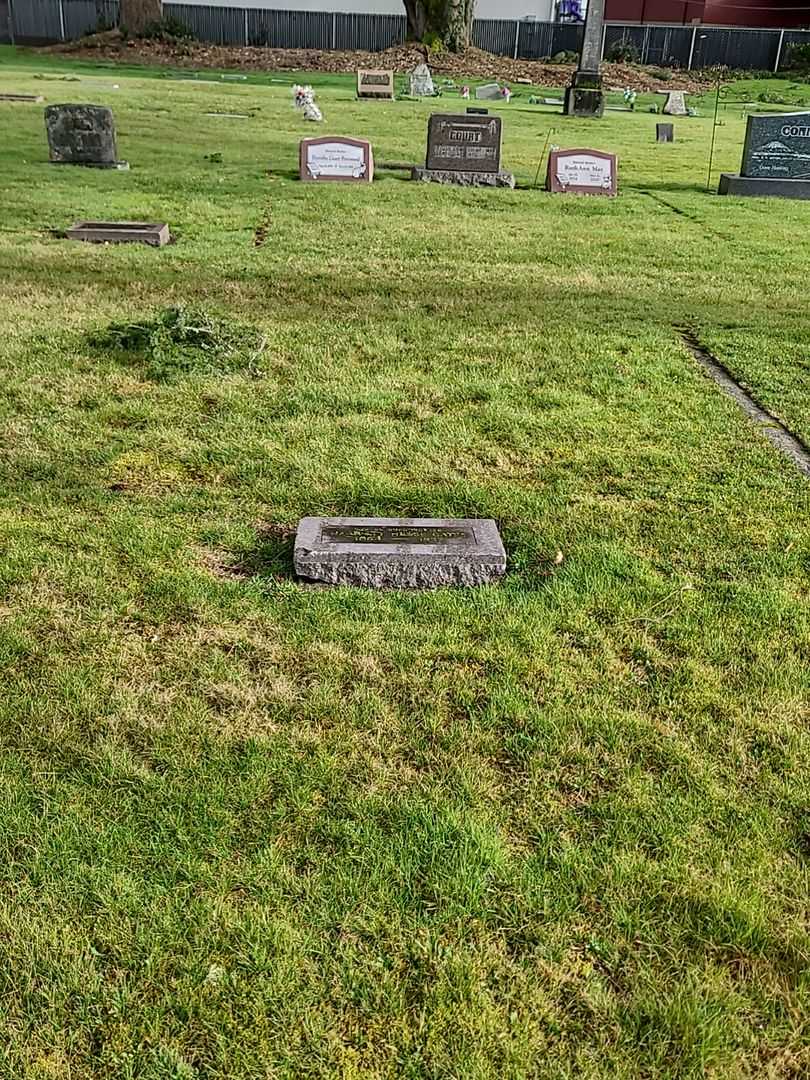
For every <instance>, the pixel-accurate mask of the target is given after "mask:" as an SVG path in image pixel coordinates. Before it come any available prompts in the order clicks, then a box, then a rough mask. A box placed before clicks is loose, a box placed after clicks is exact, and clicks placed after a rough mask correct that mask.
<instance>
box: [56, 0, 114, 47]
mask: <svg viewBox="0 0 810 1080" xmlns="http://www.w3.org/2000/svg"><path fill="white" fill-rule="evenodd" d="M62 11H63V12H64V17H65V37H66V38H68V40H70V39H72V38H78V37H83V36H84V35H85V34H88V33H90V34H94V33H96V31H98V30H109V29H110V28H111V27H113V26H117V25H118V0H62Z"/></svg>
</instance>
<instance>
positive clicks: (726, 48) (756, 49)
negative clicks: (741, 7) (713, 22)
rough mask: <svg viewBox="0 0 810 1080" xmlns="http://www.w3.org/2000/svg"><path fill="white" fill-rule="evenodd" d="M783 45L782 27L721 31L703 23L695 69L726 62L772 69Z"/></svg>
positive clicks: (695, 55) (725, 63) (694, 61)
mask: <svg viewBox="0 0 810 1080" xmlns="http://www.w3.org/2000/svg"><path fill="white" fill-rule="evenodd" d="M778 48H779V31H778V30H719V29H711V28H710V27H707V26H701V27H700V28H699V29H698V34H697V37H696V39H695V53H694V56H693V58H692V67H693V68H709V67H716V66H718V65H722V66H723V67H730V68H748V69H749V70H755V71H757V70H768V71H770V70H772V69H773V66H774V64H775V63H776V50H777V49H778Z"/></svg>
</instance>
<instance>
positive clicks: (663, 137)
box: [655, 124, 675, 143]
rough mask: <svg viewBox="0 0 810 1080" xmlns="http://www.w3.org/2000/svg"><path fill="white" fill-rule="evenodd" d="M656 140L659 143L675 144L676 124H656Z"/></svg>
mask: <svg viewBox="0 0 810 1080" xmlns="http://www.w3.org/2000/svg"><path fill="white" fill-rule="evenodd" d="M655 138H656V141H657V142H661V143H666V142H675V125H674V124H656V125H655Z"/></svg>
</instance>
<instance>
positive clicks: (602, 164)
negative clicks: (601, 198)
mask: <svg viewBox="0 0 810 1080" xmlns="http://www.w3.org/2000/svg"><path fill="white" fill-rule="evenodd" d="M617 167H618V158H617V157H616V155H615V154H606V153H604V151H602V150H552V151H551V153H550V154H549V158H548V175H547V180H546V187H547V188H548V190H549V191H553V192H555V193H557V194H560V193H572V194H574V195H615V194H616V191H617V187H618V176H617Z"/></svg>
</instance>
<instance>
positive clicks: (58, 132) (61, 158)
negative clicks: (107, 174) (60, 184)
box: [45, 105, 129, 169]
mask: <svg viewBox="0 0 810 1080" xmlns="http://www.w3.org/2000/svg"><path fill="white" fill-rule="evenodd" d="M45 128H46V130H47V133H48V150H49V153H50V160H51V162H52V164H54V165H90V166H93V167H94V168H97V169H127V168H129V166H128V165H127V163H126V162H125V161H119V160H118V150H117V147H116V144H115V121H114V120H113V114H112V109H108V108H106V107H105V106H103V105H48V106H47V108H46V109H45Z"/></svg>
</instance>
